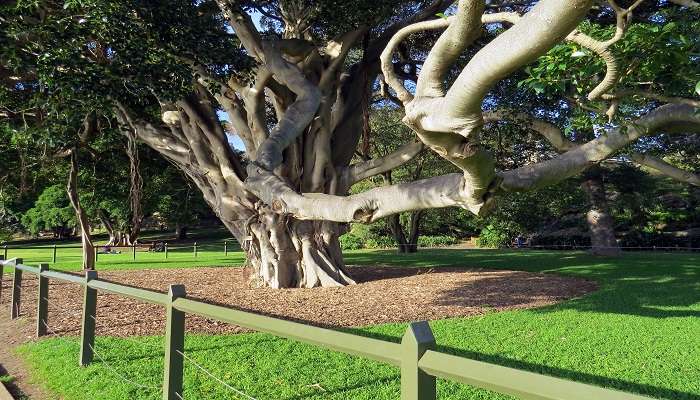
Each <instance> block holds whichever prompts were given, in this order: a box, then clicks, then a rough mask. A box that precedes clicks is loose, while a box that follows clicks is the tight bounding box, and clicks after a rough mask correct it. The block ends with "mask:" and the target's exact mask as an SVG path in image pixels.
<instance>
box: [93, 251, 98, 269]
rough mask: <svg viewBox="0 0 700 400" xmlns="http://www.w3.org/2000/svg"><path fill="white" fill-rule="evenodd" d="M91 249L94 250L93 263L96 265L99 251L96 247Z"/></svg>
mask: <svg viewBox="0 0 700 400" xmlns="http://www.w3.org/2000/svg"><path fill="white" fill-rule="evenodd" d="M93 250H94V251H95V265H97V258H98V256H97V255H98V254H99V251H98V249H97V247H95V248H93Z"/></svg>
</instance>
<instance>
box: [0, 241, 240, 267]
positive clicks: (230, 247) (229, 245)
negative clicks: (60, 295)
mask: <svg viewBox="0 0 700 400" xmlns="http://www.w3.org/2000/svg"><path fill="white" fill-rule="evenodd" d="M82 248H83V247H82V246H58V245H55V244H54V245H52V246H10V245H3V246H2V247H1V248H0V250H2V256H3V258H4V259H5V260H9V259H10V255H11V252H12V251H21V250H42V249H43V250H50V251H51V262H52V263H54V264H55V263H56V262H58V259H59V251H60V250H66V249H82ZM106 248H109V249H110V250H111V251H115V250H117V251H118V250H120V249H123V250H124V253H127V252H128V253H131V255H132V259H133V260H136V254H137V253H138V252H139V250H142V251H143V250H145V251H148V252H149V253H162V254H163V258H165V259H167V258H168V256H169V253H170V252H171V251H177V250H189V251H191V254H192V255H193V257H194V258H197V256H198V255H199V253H200V252H201V251H212V249H214V250H215V251H221V252H222V253H223V254H224V256H228V253H229V252H231V251H236V249H240V245H239V244H238V241H236V240H225V241H223V242H222V243H220V244H218V243H207V244H204V245H200V244H197V242H194V243H192V244H191V245H187V246H186V245H180V246H171V245H169V244H168V243H167V242H164V243H163V247H162V248H158V249H156V248H151V247H149V245H147V244H137V245H131V246H111V245H110V246H107V245H95V255H94V257H95V261H98V260H99V258H100V256H101V255H112V254H115V253H105V252H104V250H105V249H106ZM119 254H122V253H119Z"/></svg>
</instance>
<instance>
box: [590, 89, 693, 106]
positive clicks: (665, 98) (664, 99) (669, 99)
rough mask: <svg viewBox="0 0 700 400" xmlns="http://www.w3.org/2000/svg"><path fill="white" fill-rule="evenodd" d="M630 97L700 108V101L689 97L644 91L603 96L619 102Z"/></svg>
mask: <svg viewBox="0 0 700 400" xmlns="http://www.w3.org/2000/svg"><path fill="white" fill-rule="evenodd" d="M628 96H639V97H644V98H647V99H652V100H658V101H661V102H664V103H679V104H687V105H689V106H693V107H700V100H695V99H689V98H687V97H677V96H665V95H662V94H658V93H654V92H648V91H644V90H618V91H617V92H615V93H613V94H605V95H603V99H605V100H619V99H622V98H624V97H628Z"/></svg>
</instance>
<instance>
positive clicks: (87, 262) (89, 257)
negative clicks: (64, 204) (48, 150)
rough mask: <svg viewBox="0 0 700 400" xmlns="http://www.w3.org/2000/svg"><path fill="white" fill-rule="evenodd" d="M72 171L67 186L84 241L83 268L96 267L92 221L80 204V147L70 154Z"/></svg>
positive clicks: (92, 268) (91, 268) (90, 268)
mask: <svg viewBox="0 0 700 400" xmlns="http://www.w3.org/2000/svg"><path fill="white" fill-rule="evenodd" d="M70 166H71V168H70V173H69V175H68V185H67V187H66V189H67V192H68V198H69V199H70V202H71V204H72V205H73V209H74V210H75V215H76V218H77V219H78V225H79V227H80V237H81V239H82V243H83V269H86V270H94V269H95V246H94V245H93V243H92V237H91V235H90V223H89V221H88V217H87V213H86V212H85V210H84V209H83V207H82V205H81V204H80V198H79V196H78V149H77V148H74V149H73V151H72V152H71V155H70Z"/></svg>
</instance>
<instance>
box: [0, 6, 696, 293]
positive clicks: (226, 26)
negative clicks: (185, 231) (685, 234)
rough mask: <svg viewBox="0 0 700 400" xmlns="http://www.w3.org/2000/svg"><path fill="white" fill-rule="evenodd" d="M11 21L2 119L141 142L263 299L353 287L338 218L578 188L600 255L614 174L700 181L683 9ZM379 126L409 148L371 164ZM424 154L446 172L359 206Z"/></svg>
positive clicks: (55, 138)
mask: <svg viewBox="0 0 700 400" xmlns="http://www.w3.org/2000/svg"><path fill="white" fill-rule="evenodd" d="M2 7H3V9H2V11H3V17H2V23H3V25H4V28H5V29H3V33H2V37H0V42H1V43H0V44H2V45H3V46H2V47H3V50H2V53H0V60H2V70H1V71H0V77H1V79H2V81H3V83H4V85H3V93H2V95H1V96H2V97H1V98H2V99H3V100H2V101H3V104H4V105H3V110H4V111H3V112H4V115H5V118H6V119H7V120H8V121H9V124H10V125H13V126H21V125H22V124H27V122H25V121H27V117H29V120H30V122H29V123H28V124H29V125H32V126H33V127H38V128H36V129H41V131H42V132H44V137H45V140H46V141H47V142H52V143H56V144H60V146H53V147H54V148H60V147H61V146H63V147H71V148H73V147H75V146H76V144H75V143H84V142H85V140H84V138H83V140H81V138H80V135H79V133H80V132H81V124H82V123H84V121H85V118H86V116H89V115H94V116H95V118H96V120H97V121H100V123H101V124H102V125H103V126H108V125H109V126H114V127H117V128H116V129H118V130H119V131H121V132H122V133H123V134H125V135H127V136H130V137H132V138H133V139H135V140H138V141H140V142H142V143H144V144H146V145H148V146H149V147H151V148H152V149H153V150H154V151H156V152H158V153H160V154H161V155H162V156H163V157H165V158H166V159H167V160H169V161H170V162H171V163H173V164H174V165H177V166H178V167H179V168H180V169H181V170H182V171H183V172H184V174H185V175H186V176H187V177H188V178H189V179H190V180H191V181H192V182H194V184H195V185H196V186H197V187H198V188H199V190H200V191H201V192H202V194H203V197H204V199H205V200H206V202H207V203H208V204H209V205H210V207H211V208H212V210H213V211H214V213H216V215H217V216H218V217H219V218H220V219H221V220H222V222H223V223H224V224H225V225H226V226H227V227H228V228H229V230H230V231H231V232H232V233H233V234H234V235H235V236H236V237H237V238H238V239H239V241H240V242H241V243H243V244H244V248H245V250H246V252H247V256H248V260H249V262H250V264H251V266H252V267H253V268H252V270H253V271H255V272H254V275H255V280H256V281H257V282H259V283H260V284H261V285H266V286H271V287H290V286H298V287H313V286H319V285H322V286H332V285H342V284H349V283H353V280H352V278H351V277H350V276H349V274H348V272H347V270H346V269H345V266H344V262H343V259H342V254H341V251H340V244H339V242H338V237H339V236H340V235H341V234H342V233H344V232H345V231H346V230H347V223H350V222H364V223H369V222H375V221H378V220H380V219H382V218H385V217H389V216H393V215H396V214H399V213H402V212H421V211H423V210H429V209H434V208H443V207H449V206H458V207H461V208H463V209H465V210H468V211H470V212H471V213H473V214H474V215H477V216H479V217H488V215H489V214H491V213H493V212H494V210H496V209H497V208H498V207H499V205H500V204H503V205H506V204H507V201H505V200H503V199H506V198H508V196H511V195H512V194H513V193H522V192H528V191H532V190H537V189H541V188H547V187H554V186H555V185H564V183H563V182H565V181H566V180H568V179H571V178H577V179H578V178H580V179H581V183H580V184H581V185H582V187H583V188H584V189H585V191H586V194H587V201H588V202H589V203H590V210H589V212H588V213H587V219H588V221H589V225H590V226H591V230H592V231H593V232H595V233H596V235H597V236H598V237H599V238H600V240H599V241H598V242H596V243H595V244H594V245H596V246H598V247H600V248H604V247H607V246H610V244H611V241H613V242H614V239H615V238H614V235H612V236H611V233H610V231H609V229H607V228H606V226H607V225H609V224H610V220H611V218H612V217H611V212H612V211H611V207H610V199H609V198H607V197H606V196H607V195H606V186H605V184H606V180H608V178H606V176H607V175H608V174H611V173H612V172H611V170H610V168H608V165H610V164H611V163H623V164H625V165H641V166H644V168H652V169H654V170H656V171H660V172H662V173H664V174H666V175H668V176H671V177H673V178H674V179H677V180H679V181H682V182H685V183H687V184H691V185H698V183H700V179H699V178H698V175H697V173H696V171H697V157H696V155H697V133H698V131H700V115H699V114H698V107H699V105H700V100H698V95H699V94H700V93H698V92H697V91H698V82H700V71H698V68H697V64H698V55H697V54H698V52H697V49H698V47H699V46H700V44H699V43H698V40H700V39H699V38H700V35H698V30H699V29H700V23H698V22H697V15H698V14H697V12H698V3H696V2H695V1H692V0H674V1H661V2H650V1H646V2H645V1H644V0H634V1H632V0H625V1H616V0H609V1H608V2H605V3H596V2H593V1H592V0H539V1H524V2H523V1H484V0H460V1H457V2H454V1H448V0H432V1H408V0H406V1H364V0H360V1H354V2H351V3H348V2H340V1H329V2H315V1H304V0H288V1H287V0H279V1H264V2H263V1H228V0H217V1H186V0H176V1H168V2H165V1H137V0H132V1H125V2H124V1H119V2H117V1H111V0H80V1H62V2H52V1H49V2H40V3H36V2H25V1H16V2H13V3H10V4H7V5H3V6H2ZM384 109H386V110H389V109H391V110H393V111H392V112H398V113H400V114H402V118H401V119H402V122H403V123H404V124H405V126H406V127H408V128H410V131H411V132H412V133H413V135H414V136H415V139H414V138H410V139H409V138H403V137H400V136H397V137H396V139H395V140H396V141H397V143H396V145H394V146H392V150H391V151H390V152H385V153H383V154H378V153H377V152H376V151H375V152H374V154H372V152H371V151H369V148H368V143H370V142H371V141H372V139H371V134H372V129H371V126H370V123H369V119H370V118H369V115H370V113H372V112H377V111H378V110H384ZM27 110H31V111H27ZM30 114H31V115H30ZM234 136H235V137H237V138H238V139H240V141H241V142H242V143H243V149H242V150H241V151H236V150H235V149H234V148H233V147H232V146H231V144H230V143H231V139H232V137H234ZM416 139H417V142H416V141H415V140H416ZM399 141H400V143H399ZM375 142H376V141H375ZM424 151H430V152H432V154H433V155H434V156H437V157H440V158H442V159H443V160H444V161H445V162H448V163H450V164H451V167H447V168H445V167H441V168H435V169H431V174H430V176H427V175H422V174H414V175H413V177H412V178H411V179H406V180H405V181H404V180H403V179H401V182H398V181H397V182H393V184H388V185H382V186H376V187H372V188H368V190H364V191H357V190H353V191H351V188H352V187H353V185H355V184H357V183H359V182H362V181H363V180H366V179H368V178H371V177H373V176H380V175H386V174H387V173H390V172H391V171H394V170H397V169H399V168H401V167H402V166H404V165H405V164H407V163H409V162H412V161H414V160H418V161H416V162H418V163H420V162H422V161H420V160H423V156H420V157H418V158H416V157H417V156H419V155H420V154H421V152H424ZM691 157H695V158H691ZM432 173H434V174H435V175H432ZM521 199H523V201H526V202H532V201H535V200H534V199H528V198H527V196H523V197H521ZM392 218H393V217H392Z"/></svg>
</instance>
